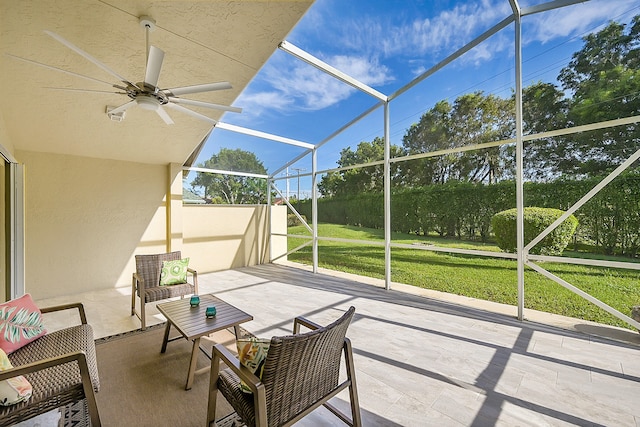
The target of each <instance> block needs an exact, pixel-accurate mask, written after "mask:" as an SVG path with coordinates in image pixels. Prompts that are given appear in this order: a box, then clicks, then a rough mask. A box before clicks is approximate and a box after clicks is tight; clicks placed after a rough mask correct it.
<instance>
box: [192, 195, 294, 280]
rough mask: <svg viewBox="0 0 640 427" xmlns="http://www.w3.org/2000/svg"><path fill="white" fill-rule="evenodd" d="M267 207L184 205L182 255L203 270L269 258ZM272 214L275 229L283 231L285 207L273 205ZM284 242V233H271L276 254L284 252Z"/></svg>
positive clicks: (225, 267) (285, 219)
mask: <svg viewBox="0 0 640 427" xmlns="http://www.w3.org/2000/svg"><path fill="white" fill-rule="evenodd" d="M267 209H268V206H266V205H246V206H245V205H242V206H241V205H185V206H184V207H183V209H182V221H183V228H182V233H183V235H182V253H183V256H185V257H189V258H190V261H189V265H191V266H193V268H196V269H197V270H198V272H202V273H205V272H210V271H218V270H224V269H229V268H237V267H243V266H248V265H256V264H261V263H266V262H269V259H270V258H269V249H270V242H269V227H267V218H268V215H267ZM271 215H272V227H274V232H280V233H283V232H286V226H287V218H286V217H287V209H286V207H283V206H274V207H273V208H272V211H271ZM283 227H284V231H283V230H282V228H283ZM276 230H279V231H276ZM286 245H287V241H286V237H274V238H273V240H272V241H271V250H272V251H273V253H274V254H275V256H276V257H277V256H279V255H282V254H284V253H285V252H286V250H287V246H286Z"/></svg>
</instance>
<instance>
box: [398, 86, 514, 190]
mask: <svg viewBox="0 0 640 427" xmlns="http://www.w3.org/2000/svg"><path fill="white" fill-rule="evenodd" d="M513 105H514V104H513V101H512V100H511V99H507V100H505V99H501V98H499V97H497V96H494V95H484V94H483V93H482V92H475V93H471V94H466V95H462V96H460V97H458V98H457V99H456V100H455V102H454V104H453V105H451V104H449V102H448V101H440V102H438V103H437V104H436V105H435V106H434V107H433V108H432V109H431V110H429V111H428V112H426V113H425V114H424V115H423V116H422V117H421V118H420V122H419V123H417V124H414V125H412V126H411V128H409V130H408V131H407V133H406V134H405V136H404V138H403V147H404V149H405V150H406V151H407V153H408V154H418V153H429V152H437V151H442V150H449V149H455V148H462V147H466V146H469V145H476V144H482V143H487V142H492V141H499V140H502V139H505V138H509V137H510V136H511V135H513V128H514V125H513V111H514V107H513ZM505 153H506V150H505V149H503V148H500V147H492V148H485V149H482V150H472V151H466V152H450V153H447V154H441V155H438V156H435V157H430V158H425V159H420V160H416V161H410V162H407V165H406V166H405V165H403V172H404V174H405V176H406V177H407V180H408V182H410V183H411V184H413V185H428V184H432V183H443V182H447V181H449V180H458V181H467V182H486V183H493V182H496V181H497V180H499V179H500V178H502V177H503V175H504V173H505V166H506V165H507V164H508V163H507V161H506V158H505Z"/></svg>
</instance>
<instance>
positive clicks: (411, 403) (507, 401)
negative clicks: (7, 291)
mask: <svg viewBox="0 0 640 427" xmlns="http://www.w3.org/2000/svg"><path fill="white" fill-rule="evenodd" d="M199 284H200V293H201V294H204V293H215V294H216V295H217V296H218V297H220V298H222V299H223V300H225V301H227V302H229V303H231V304H233V305H236V306H237V307H239V308H241V309H242V310H244V311H247V312H249V313H251V314H252V315H253V316H254V320H253V321H252V322H249V323H247V324H245V325H243V326H245V327H246V328H247V329H248V330H249V331H251V332H253V333H254V334H255V335H257V336H260V337H270V336H272V335H282V334H287V333H290V328H291V325H292V319H293V318H294V317H295V316H298V315H303V316H305V317H308V318H310V319H312V320H315V321H317V322H319V323H328V322H330V321H331V320H334V319H335V318H337V317H338V316H339V315H340V314H341V313H342V312H343V310H345V309H347V308H348V307H349V306H351V305H353V306H355V307H356V315H355V317H354V320H353V322H352V324H351V326H350V329H349V332H348V336H349V337H350V338H351V340H352V343H353V346H354V354H355V363H356V372H357V380H358V391H359V395H360V406H361V410H362V415H363V419H364V425H366V426H426V425H434V426H456V427H457V426H545V425H548V426H566V425H580V426H639V425H640V393H639V391H640V365H639V364H638V356H639V355H640V335H639V334H637V333H636V332H634V331H629V330H623V329H620V328H612V327H607V326H604V325H598V324H593V323H589V322H584V321H580V320H576V319H568V318H562V317H560V316H554V315H549V314H545V313H539V312H532V311H527V312H526V316H527V319H528V320H527V321H525V322H520V321H518V320H516V319H515V307H506V306H500V305H497V304H491V303H487V302H483V301H477V300H471V299H469V298H462V297H456V296H453V295H448V294H444V295H442V294H435V293H432V292H429V291H424V290H419V289H416V288H413V287H410V286H406V285H397V286H394V289H393V290H391V291H386V290H384V289H383V288H381V287H380V284H379V283H378V282H377V281H375V280H371V279H366V278H362V277H358V276H347V275H335V274H334V275H328V274H312V273H311V272H309V271H306V270H305V269H304V268H303V269H301V268H294V267H292V266H285V265H261V266H255V267H246V268H241V269H237V270H229V271H220V272H216V273H209V274H201V275H199ZM130 292H131V290H130V288H120V289H114V290H106V291H99V292H93V293H87V294H79V295H75V296H68V297H60V298H53V299H48V300H42V301H38V304H39V305H41V306H46V305H53V304H57V303H62V302H70V301H81V302H83V303H84V304H85V308H86V310H87V316H88V319H89V322H90V323H91V324H92V325H93V326H94V329H95V331H96V335H97V337H100V336H106V335H111V334H115V333H119V332H123V331H127V330H133V329H136V328H139V325H140V323H139V321H138V319H137V318H135V317H132V316H130V315H129V303H130ZM436 297H437V298H436ZM163 320H164V319H163V318H162V316H161V315H160V314H159V313H158V312H157V310H156V309H155V308H150V309H149V310H148V316H147V321H148V324H154V323H159V322H162V321H163ZM68 321H70V319H67V318H62V317H60V318H55V319H52V320H50V322H51V323H49V324H48V326H49V327H51V328H56V326H57V325H56V324H60V325H63V324H64V323H65V322H68ZM185 370H186V367H185ZM198 380H200V381H202V380H206V379H205V377H200V378H196V381H198ZM339 397H341V399H340V401H339V402H337V405H338V406H341V407H343V408H345V410H346V402H345V401H344V399H345V398H344V397H342V395H340V396H339ZM203 422H204V420H203ZM298 425H304V426H333V425H342V424H341V423H340V422H339V421H338V420H337V419H335V418H334V417H333V416H332V415H330V414H328V412H327V411H324V410H322V409H321V410H317V411H316V413H314V414H312V415H311V416H310V417H308V418H307V419H306V420H304V421H303V422H300V423H299V424H298Z"/></svg>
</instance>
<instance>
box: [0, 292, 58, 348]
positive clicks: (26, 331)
mask: <svg viewBox="0 0 640 427" xmlns="http://www.w3.org/2000/svg"><path fill="white" fill-rule="evenodd" d="M46 333H47V331H46V330H45V328H44V325H43V323H42V313H40V309H39V308H38V307H37V306H36V304H35V303H34V302H33V299H31V295H29V294H24V295H23V296H21V297H20V298H16V299H12V300H11V301H7V302H5V303H3V304H0V348H1V349H3V350H4V352H5V353H7V354H11V353H13V352H14V351H16V350H17V349H19V348H20V347H22V346H24V345H26V344H28V343H30V342H31V341H33V340H35V339H37V338H40V337H41V336H42V335H44V334H46Z"/></svg>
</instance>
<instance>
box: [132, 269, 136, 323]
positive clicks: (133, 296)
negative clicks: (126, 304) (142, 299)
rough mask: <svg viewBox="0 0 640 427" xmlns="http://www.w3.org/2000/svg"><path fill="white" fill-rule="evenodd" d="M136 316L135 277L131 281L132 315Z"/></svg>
mask: <svg viewBox="0 0 640 427" xmlns="http://www.w3.org/2000/svg"><path fill="white" fill-rule="evenodd" d="M135 314H136V276H135V274H134V275H133V279H131V315H132V316H134V315H135Z"/></svg>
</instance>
